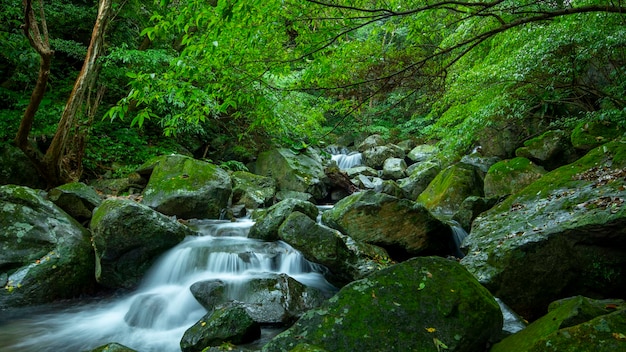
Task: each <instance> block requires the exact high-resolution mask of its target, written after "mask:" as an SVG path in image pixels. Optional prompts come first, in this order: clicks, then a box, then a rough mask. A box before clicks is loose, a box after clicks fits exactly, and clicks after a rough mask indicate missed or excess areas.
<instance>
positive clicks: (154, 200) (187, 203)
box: [142, 155, 232, 219]
mask: <svg viewBox="0 0 626 352" xmlns="http://www.w3.org/2000/svg"><path fill="white" fill-rule="evenodd" d="M155 162H156V165H155V166H154V171H153V172H152V175H151V176H150V180H149V181H148V184H147V186H146V188H145V189H144V191H143V200H142V203H143V204H145V205H147V206H149V207H151V208H153V209H155V210H157V211H158V212H160V213H163V214H165V215H175V216H177V217H179V218H183V219H191V218H198V219H207V218H210V219H218V218H220V215H221V214H222V213H223V211H224V210H225V209H226V208H227V207H228V200H229V198H230V195H231V190H232V186H231V180H230V176H229V175H228V173H227V172H226V171H224V170H222V169H220V168H219V167H217V166H215V165H213V164H210V163H207V162H204V161H200V160H196V159H193V158H190V157H187V156H183V155H165V156H162V157H160V158H159V159H157V160H156V161H155Z"/></svg>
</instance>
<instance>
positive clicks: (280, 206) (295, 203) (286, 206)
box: [248, 198, 319, 241]
mask: <svg viewBox="0 0 626 352" xmlns="http://www.w3.org/2000/svg"><path fill="white" fill-rule="evenodd" d="M294 211H298V212H301V213H303V214H306V215H307V216H308V217H309V218H311V219H317V215H318V214H319V210H318V209H317V207H316V206H315V204H313V203H311V202H307V201H304V200H299V199H294V198H288V199H285V200H283V201H280V202H278V203H276V204H274V205H272V206H271V207H269V209H267V211H264V212H262V213H261V214H260V215H259V216H258V217H257V218H256V223H255V224H254V225H253V226H252V227H251V228H250V232H249V234H248V237H249V238H256V239H260V240H264V241H276V240H278V228H279V227H280V225H281V224H282V223H283V221H285V219H286V218H287V217H288V216H289V214H291V213H293V212H294Z"/></svg>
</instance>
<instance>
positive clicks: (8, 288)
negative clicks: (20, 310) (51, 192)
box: [0, 185, 95, 308]
mask: <svg viewBox="0 0 626 352" xmlns="http://www.w3.org/2000/svg"><path fill="white" fill-rule="evenodd" d="M0 228H1V229H2V230H1V231H0V281H2V283H4V285H2V289H0V308H6V307H11V306H24V305H36V304H41V303H47V302H51V301H54V300H58V299H67V298H72V297H75V296H78V295H80V294H84V293H88V292H90V291H91V290H92V289H93V288H94V286H95V280H94V277H93V273H94V254H93V249H92V248H91V242H90V236H89V231H87V230H86V229H85V228H84V227H82V226H81V225H80V224H79V223H78V222H77V221H76V220H74V219H73V218H71V217H70V216H68V215H67V213H65V212H64V211H63V210H61V208H59V207H57V206H56V205H55V204H53V203H52V202H50V201H47V200H45V199H43V198H42V197H41V195H40V193H39V192H37V191H35V190H33V189H30V188H28V187H23V186H15V185H6V186H1V187H0Z"/></svg>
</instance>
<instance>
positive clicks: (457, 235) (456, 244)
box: [448, 220, 467, 259]
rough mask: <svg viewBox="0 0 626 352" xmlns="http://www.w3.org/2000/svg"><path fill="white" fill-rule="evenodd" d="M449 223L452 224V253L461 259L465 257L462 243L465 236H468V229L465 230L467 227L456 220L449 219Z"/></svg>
mask: <svg viewBox="0 0 626 352" xmlns="http://www.w3.org/2000/svg"><path fill="white" fill-rule="evenodd" d="M448 224H449V225H450V231H452V243H451V247H452V248H451V252H452V255H454V256H455V257H457V258H460V259H461V258H463V257H465V253H463V251H461V245H462V244H463V240H464V239H465V237H467V231H465V229H464V228H463V227H461V225H460V224H459V223H458V222H456V221H454V220H449V221H448Z"/></svg>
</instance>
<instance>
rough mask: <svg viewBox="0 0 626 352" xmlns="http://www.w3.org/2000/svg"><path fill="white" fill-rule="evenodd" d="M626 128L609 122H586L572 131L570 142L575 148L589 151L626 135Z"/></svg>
mask: <svg viewBox="0 0 626 352" xmlns="http://www.w3.org/2000/svg"><path fill="white" fill-rule="evenodd" d="M624 132H625V131H624V128H620V126H618V125H617V124H615V123H611V122H608V121H599V120H594V121H585V122H581V123H579V124H578V125H577V126H576V128H574V130H573V131H572V134H571V136H570V140H571V142H572V145H573V146H574V148H576V149H579V150H583V151H589V150H591V149H593V148H595V147H597V146H600V145H602V144H604V143H606V142H608V141H610V140H613V139H615V138H617V137H619V136H621V135H623V134H624Z"/></svg>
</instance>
